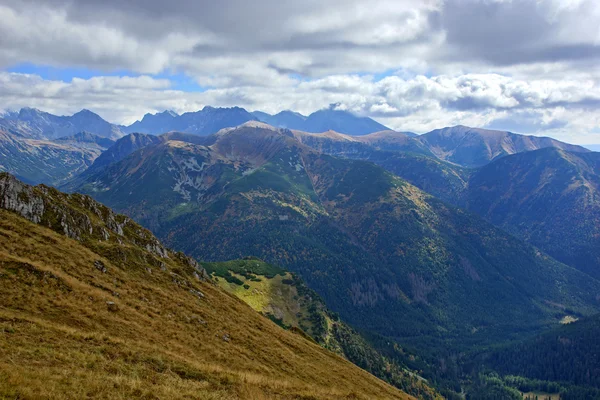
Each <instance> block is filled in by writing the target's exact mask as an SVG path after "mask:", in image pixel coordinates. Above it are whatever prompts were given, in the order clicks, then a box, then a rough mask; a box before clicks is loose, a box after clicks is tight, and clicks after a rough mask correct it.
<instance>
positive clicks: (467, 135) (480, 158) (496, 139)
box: [418, 125, 589, 167]
mask: <svg viewBox="0 0 600 400" xmlns="http://www.w3.org/2000/svg"><path fill="white" fill-rule="evenodd" d="M418 140H419V141H420V142H421V143H423V144H424V145H425V146H426V147H427V148H428V149H429V150H430V151H431V152H432V153H433V154H435V155H436V156H437V157H438V158H440V159H441V160H446V161H450V162H453V163H455V164H458V165H462V166H464V167H480V166H482V165H485V164H487V163H489V162H490V161H492V160H495V159H497V158H500V157H504V156H506V155H509V154H515V153H521V152H524V151H531V150H537V149H541V148H545V147H556V148H559V149H563V150H567V151H573V152H589V150H587V149H585V148H583V147H581V146H575V145H571V144H567V143H563V142H559V141H558V140H554V139H551V138H548V137H537V136H526V135H519V134H515V133H511V132H505V131H494V130H488V129H478V128H470V127H468V126H462V125H459V126H454V127H450V128H443V129H436V130H434V131H431V132H429V133H425V134H423V135H420V136H418Z"/></svg>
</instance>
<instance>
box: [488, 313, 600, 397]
mask: <svg viewBox="0 0 600 400" xmlns="http://www.w3.org/2000/svg"><path fill="white" fill-rule="evenodd" d="M599 333H600V315H596V316H593V317H590V318H586V319H584V320H581V321H576V322H572V323H569V324H566V325H565V326H561V327H560V328H557V329H555V330H552V331H550V332H546V333H544V334H542V335H540V336H538V337H536V338H534V339H530V340H527V341H525V342H523V343H518V344H516V345H513V346H510V347H507V348H503V349H501V350H498V351H496V352H493V353H491V354H490V355H489V356H488V358H487V359H486V364H487V365H489V366H491V367H492V368H494V369H495V370H497V371H498V372H500V373H502V374H511V375H518V376H524V377H527V378H530V379H540V380H544V381H554V382H568V383H571V384H574V385H582V386H593V387H595V388H598V389H600V357H599V355H600V342H599V341H598V340H597V339H598V334H599ZM598 394H599V393H598V392H596V395H598Z"/></svg>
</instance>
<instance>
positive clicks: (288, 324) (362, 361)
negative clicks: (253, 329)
mask: <svg viewBox="0 0 600 400" xmlns="http://www.w3.org/2000/svg"><path fill="white" fill-rule="evenodd" d="M201 265H202V266H203V267H204V268H206V270H207V271H208V272H209V273H210V274H211V275H212V276H213V277H214V278H215V280H216V281H217V282H218V283H219V286H221V287H222V288H223V289H225V290H226V291H228V292H230V293H232V294H234V295H236V296H237V297H239V298H240V299H242V300H244V302H246V303H247V304H249V305H250V306H251V307H252V308H253V309H255V310H256V311H258V312H260V313H261V314H263V315H265V316H266V317H268V318H270V319H271V320H273V321H275V322H276V323H277V324H279V325H280V326H282V327H283V328H285V329H291V330H297V329H300V330H302V331H303V332H306V333H307V334H308V335H310V337H311V338H312V339H313V340H315V341H316V342H317V343H319V344H320V345H322V346H323V347H325V348H327V349H329V350H331V351H333V352H335V353H337V354H339V355H341V356H343V357H345V358H346V359H348V360H349V361H351V362H353V363H354V364H356V365H358V366H360V367H362V368H364V369H366V370H367V371H369V372H371V373H373V374H375V375H376V376H378V377H380V378H382V379H384V380H386V381H387V382H389V383H391V384H393V385H394V386H396V387H399V388H401V389H402V390H404V391H405V392H407V393H409V394H412V395H414V396H416V397H418V398H420V399H434V398H437V397H438V396H439V395H438V394H436V392H435V391H434V390H432V389H431V388H429V387H428V386H427V384H426V382H425V380H424V379H423V378H421V377H419V376H417V374H415V373H414V372H413V371H410V370H409V369H407V368H406V366H404V365H403V361H407V360H413V361H414V359H415V356H414V355H412V354H409V353H407V352H406V351H405V350H404V349H402V348H400V347H399V346H398V345H397V344H393V345H390V346H389V347H390V348H393V354H391V355H390V356H387V357H386V356H384V355H382V354H381V353H380V352H378V351H377V350H375V349H374V348H373V346H372V345H371V344H370V343H368V342H367V341H366V340H365V339H364V338H363V337H361V336H360V335H359V334H358V333H357V332H356V331H354V330H353V329H352V328H350V327H349V326H348V325H347V324H345V323H344V322H343V321H341V320H340V318H339V316H338V315H337V314H335V313H332V312H331V311H329V310H328V309H327V307H326V306H325V304H324V303H323V301H322V300H321V299H320V297H319V296H318V295H317V293H315V292H314V291H313V290H311V289H309V288H308V287H307V286H306V285H305V284H304V282H303V281H302V279H301V278H300V277H299V276H297V275H296V274H292V273H290V272H287V271H285V270H283V269H282V268H279V267H276V266H274V265H270V264H267V263H265V262H264V261H261V260H260V259H257V258H254V257H247V258H245V259H243V260H235V261H227V262H220V263H201Z"/></svg>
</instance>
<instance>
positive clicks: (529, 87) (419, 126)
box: [0, 73, 600, 142]
mask: <svg viewBox="0 0 600 400" xmlns="http://www.w3.org/2000/svg"><path fill="white" fill-rule="evenodd" d="M332 103H340V104H341V108H342V109H347V110H350V111H352V112H355V113H357V114H361V115H371V116H373V117H374V118H375V119H377V120H379V121H380V122H382V123H384V124H386V125H388V126H390V127H392V128H394V129H398V130H409V131H416V132H426V131H429V130H431V129H435V128H439V127H442V126H448V125H456V124H465V125H471V126H487V125H490V126H493V127H495V128H504V129H510V130H513V131H522V132H523V133H532V134H540V135H548V134H550V133H551V134H552V135H554V136H557V137H560V138H561V139H562V140H566V141H570V142H593V141H596V142H598V141H600V137H599V138H598V139H596V138H595V137H594V136H593V135H590V134H589V132H590V131H592V130H594V129H595V128H598V127H599V126H600V109H598V107H597V105H598V104H600V87H599V86H598V85H595V84H594V83H593V82H591V81H583V82H578V81H568V80H564V81H558V82H556V81H550V80H534V81H524V80H518V79H514V78H510V77H505V76H501V75H496V74H466V75H461V76H456V77H450V76H445V75H440V76H435V77H425V76H422V75H421V76H416V77H414V78H410V79H403V78H401V77H399V76H390V77H387V78H384V79H382V80H379V81H376V80H375V79H374V78H373V77H372V76H357V75H336V76H329V77H326V78H322V79H316V80H312V81H308V82H306V81H300V80H291V79H290V80H289V81H288V82H287V83H286V84H281V85H276V86H265V87H262V88H261V89H260V90H257V88H256V87H254V86H242V87H236V88H218V89H211V90H207V91H205V92H198V93H189V92H184V91H180V90H173V89H172V88H171V85H170V82H169V81H168V80H166V79H155V78H152V77H149V76H140V77H111V76H105V77H94V78H91V79H87V80H86V79H74V80H73V81H72V82H70V83H65V82H62V81H51V80H44V79H42V78H40V77H39V76H36V75H25V74H16V73H0V108H16V107H23V106H33V107H37V108H40V109H43V110H47V111H49V112H53V113H57V114H70V113H73V112H76V111H78V110H80V109H81V108H89V109H91V110H93V111H95V112H98V113H99V114H100V115H102V116H103V117H104V118H106V119H107V120H109V121H111V122H114V123H125V124H129V123H131V122H133V121H135V120H136V119H139V118H141V116H142V115H143V114H145V113H147V112H158V111H162V110H165V109H172V110H174V111H176V112H179V113H181V112H186V111H196V110H198V109H200V108H202V107H203V106H205V105H214V106H234V105H238V106H242V107H245V108H247V109H248V110H255V109H260V110H265V111H267V112H278V111H280V110H283V109H293V110H298V111H300V112H303V113H305V114H308V113H310V112H313V111H315V110H317V109H321V108H324V107H327V106H328V105H329V104H332Z"/></svg>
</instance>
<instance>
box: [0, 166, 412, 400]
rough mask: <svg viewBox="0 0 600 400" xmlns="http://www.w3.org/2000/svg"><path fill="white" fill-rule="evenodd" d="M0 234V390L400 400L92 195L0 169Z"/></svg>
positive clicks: (8, 393)
mask: <svg viewBox="0 0 600 400" xmlns="http://www.w3.org/2000/svg"><path fill="white" fill-rule="evenodd" d="M7 208H8V209H9V210H13V211H8V210H7ZM24 217H25V218H24ZM30 221H33V222H36V223H37V225H36V224H35V223H33V222H30ZM48 228H50V229H48ZM0 235H1V236H2V237H3V240H2V241H0V281H1V282H2V285H0V292H1V293H2V299H3V304H2V308H0V377H1V379H0V396H2V397H8V398H74V399H75V398H82V397H101V398H123V399H125V398H133V397H159V398H206V399H225V398H227V399H237V398H274V399H297V398H318V399H329V398H352V399H356V398H362V399H372V398H373V399H377V398H379V399H388V398H398V399H400V398H409V396H407V395H405V394H403V393H402V392H400V391H398V390H396V389H394V388H393V387H391V386H389V385H388V384H385V383H384V382H382V381H380V380H378V379H376V378H375V377H373V376H372V375H370V374H368V373H366V372H365V371H363V370H361V369H359V368H357V367H355V366H354V365H352V364H350V363H349V362H347V361H346V360H344V359H342V358H340V357H339V356H337V355H334V354H333V353H330V352H328V351H326V350H324V349H322V348H321V347H320V346H318V345H316V344H315V343H312V342H311V341H309V340H307V339H305V338H304V337H303V336H301V335H297V334H294V333H292V332H289V331H285V330H283V329H281V328H280V327H278V326H276V325H275V324H273V323H272V322H270V321H268V320H267V319H266V318H264V317H262V316H260V315H259V314H257V313H255V312H254V311H253V310H252V309H250V308H249V307H248V306H247V305H245V304H244V303H242V302H241V301H239V300H237V299H235V298H234V297H232V296H230V295H227V294H226V293H224V292H223V291H222V290H220V289H219V288H217V287H216V286H215V285H213V284H212V283H210V282H208V281H206V278H205V272H204V270H203V269H202V268H201V267H200V266H199V265H198V264H197V263H196V262H195V261H193V260H192V259H190V258H187V257H186V256H184V255H182V254H181V253H174V252H172V251H170V250H167V249H166V248H164V247H163V246H162V245H161V244H160V243H159V242H158V241H157V240H156V239H155V238H154V237H153V236H152V235H151V234H150V233H149V232H148V231H146V230H145V229H143V228H141V227H140V226H138V225H136V224H135V223H133V222H132V221H131V220H130V219H129V218H127V217H124V216H120V215H116V214H114V213H113V212H112V211H111V210H109V209H108V208H106V207H104V206H102V205H100V204H99V203H96V202H95V201H94V200H92V199H91V198H89V197H86V196H81V195H65V194H62V193H60V192H58V191H56V190H54V189H51V188H47V187H44V186H40V187H35V188H32V187H29V186H26V185H23V184H21V183H20V182H18V181H16V180H15V179H14V178H12V177H11V176H9V175H7V174H2V175H0Z"/></svg>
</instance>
